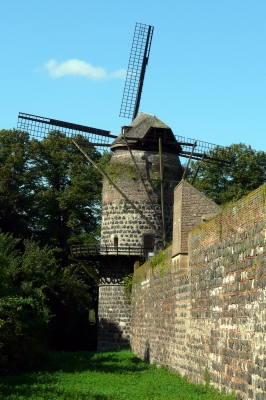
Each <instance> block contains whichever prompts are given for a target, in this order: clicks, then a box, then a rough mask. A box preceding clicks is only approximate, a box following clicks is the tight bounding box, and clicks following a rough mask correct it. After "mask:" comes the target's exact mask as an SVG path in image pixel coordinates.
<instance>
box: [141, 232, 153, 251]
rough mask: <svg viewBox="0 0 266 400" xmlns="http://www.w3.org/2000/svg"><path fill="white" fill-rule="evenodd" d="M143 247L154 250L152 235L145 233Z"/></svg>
mask: <svg viewBox="0 0 266 400" xmlns="http://www.w3.org/2000/svg"><path fill="white" fill-rule="evenodd" d="M143 247H144V248H145V249H153V248H154V235H153V234H151V233H145V234H144V235H143Z"/></svg>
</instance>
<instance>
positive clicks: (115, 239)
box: [114, 236, 118, 247]
mask: <svg viewBox="0 0 266 400" xmlns="http://www.w3.org/2000/svg"><path fill="white" fill-rule="evenodd" d="M114 246H115V247H118V237H117V236H115V237H114Z"/></svg>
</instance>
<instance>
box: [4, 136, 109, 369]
mask: <svg viewBox="0 0 266 400" xmlns="http://www.w3.org/2000/svg"><path fill="white" fill-rule="evenodd" d="M77 140H79V141H82V146H83V147H84V146H85V145H86V144H88V142H87V141H86V140H85V139H83V138H82V137H79V138H77ZM86 151H87V152H88V153H90V156H91V157H92V158H93V159H94V161H96V162H99V163H101V164H104V163H105V162H106V161H108V156H104V157H102V156H101V154H100V153H99V152H97V151H96V150H95V149H94V148H92V147H87V148H86ZM101 183H102V182H101V176H100V174H99V173H98V172H97V171H96V170H95V169H94V167H93V166H92V165H90V164H89V163H88V162H87V160H86V159H85V157H84V156H83V155H82V154H81V153H80V151H79V150H78V149H77V148H76V147H75V146H74V145H73V144H72V143H71V141H69V140H68V139H67V138H66V137H65V135H64V134H62V133H60V132H50V134H49V135H48V137H47V138H46V139H43V140H39V141H38V140H34V139H30V137H29V135H28V134H27V133H25V132H20V131H17V130H2V131H0V372H1V373H7V372H14V371H21V370H23V369H27V368H29V367H31V366H33V365H35V364H36V360H37V359H40V357H41V358H42V357H43V355H44V354H45V351H46V349H47V348H53V349H60V350H62V349H65V350H76V349H92V348H93V347H94V346H93V345H92V342H93V343H94V339H95V335H94V336H93V334H94V331H95V327H93V326H91V325H90V321H89V317H88V315H89V310H90V309H92V308H96V307H97V304H96V290H95V282H94V280H93V279H92V278H91V277H90V276H88V275H87V274H86V273H85V272H84V268H82V265H81V264H79V263H77V262H75V261H74V260H71V257H70V245H71V244H72V243H76V242H80V241H82V242H85V243H96V242H97V240H98V238H99V229H100V227H99V223H100V211H101V209H100V205H101V201H100V200H101ZM90 341H91V342H90ZM40 355H41V356H40Z"/></svg>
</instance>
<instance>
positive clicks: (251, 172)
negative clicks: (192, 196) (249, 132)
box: [187, 143, 266, 204]
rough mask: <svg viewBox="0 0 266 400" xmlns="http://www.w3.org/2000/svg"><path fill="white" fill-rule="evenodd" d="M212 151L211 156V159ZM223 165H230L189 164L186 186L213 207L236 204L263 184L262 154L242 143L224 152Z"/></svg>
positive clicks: (265, 177)
mask: <svg viewBox="0 0 266 400" xmlns="http://www.w3.org/2000/svg"><path fill="white" fill-rule="evenodd" d="M215 152H216V151H215V150H214V151H213V154H211V155H213V156H214V157H215ZM225 157H226V161H229V162H230V164H229V165H228V164H224V165H221V164H217V163H216V164H215V163H208V162H202V163H199V162H192V163H191V166H190V171H189V175H188V177H187V179H188V181H189V182H192V181H193V178H194V176H195V173H196V171H197V168H198V167H199V170H198V174H197V177H196V179H195V181H194V182H193V185H194V186H195V187H196V188H197V189H198V190H200V191H201V192H202V193H204V194H205V195H206V196H208V197H209V198H211V199H212V200H214V201H215V202H216V203H217V204H225V203H228V202H230V201H236V200H238V199H240V198H241V197H242V196H244V195H246V194H248V193H250V192H251V191H252V190H255V189H257V188H258V187H259V186H260V185H262V184H264V183H265V182H266V153H265V152H263V151H256V150H254V149H252V148H251V147H250V146H246V145H245V144H243V143H239V144H232V145H231V146H229V147H228V148H227V152H226V156H225Z"/></svg>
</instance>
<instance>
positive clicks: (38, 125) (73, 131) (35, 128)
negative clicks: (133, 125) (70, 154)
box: [17, 112, 116, 151]
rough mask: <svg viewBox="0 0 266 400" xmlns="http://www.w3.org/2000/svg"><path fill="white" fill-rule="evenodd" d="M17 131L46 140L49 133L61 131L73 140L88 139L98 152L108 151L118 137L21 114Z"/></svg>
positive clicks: (49, 119)
mask: <svg viewBox="0 0 266 400" xmlns="http://www.w3.org/2000/svg"><path fill="white" fill-rule="evenodd" d="M17 129H18V130H21V131H24V132H28V133H29V135H30V136H33V137H37V138H40V139H41V138H45V137H47V136H48V134H49V132H52V131H60V132H63V133H64V134H65V135H66V137H68V138H70V139H73V138H75V137H77V136H79V135H81V136H82V137H84V138H85V139H87V140H88V141H89V142H90V143H91V145H92V146H93V147H95V148H97V150H100V151H101V150H106V147H109V146H110V143H111V142H112V141H113V139H114V138H116V136H114V135H111V134H110V131H106V130H104V129H98V128H92V127H90V126H85V125H78V124H73V123H71V122H65V121H60V120H57V119H51V118H45V117H40V116H37V115H31V114H25V113H21V112H20V113H19V115H18V123H17Z"/></svg>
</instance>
